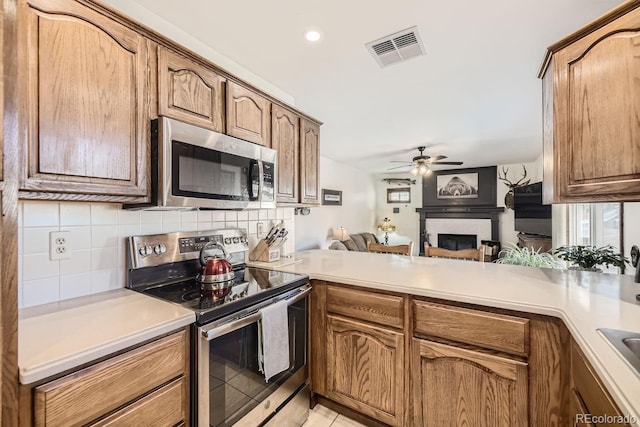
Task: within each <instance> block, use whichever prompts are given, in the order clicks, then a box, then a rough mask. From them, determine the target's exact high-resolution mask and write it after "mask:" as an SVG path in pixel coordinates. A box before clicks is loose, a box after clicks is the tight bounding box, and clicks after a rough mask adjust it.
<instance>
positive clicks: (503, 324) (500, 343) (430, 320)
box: [413, 301, 529, 355]
mask: <svg viewBox="0 0 640 427" xmlns="http://www.w3.org/2000/svg"><path fill="white" fill-rule="evenodd" d="M413 307H414V330H415V332H419V333H423V334H427V335H432V336H436V337H441V338H447V339H451V340H454V341H460V342H464V343H469V344H475V345H478V346H481V347H486V348H491V349H494V350H501V351H505V352H508V353H515V354H521V355H526V354H528V353H529V319H522V318H519V317H513V316H505V315H502V314H495V313H488V312H484V311H479V310H471V309H466V308H459V307H449V306H445V305H440V304H433V303H428V302H424V301H414V303H413Z"/></svg>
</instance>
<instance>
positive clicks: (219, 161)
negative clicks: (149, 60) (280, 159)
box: [124, 117, 277, 209]
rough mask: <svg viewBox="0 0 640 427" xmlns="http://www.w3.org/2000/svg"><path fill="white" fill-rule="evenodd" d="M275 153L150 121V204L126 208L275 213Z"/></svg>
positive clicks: (173, 123)
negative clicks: (240, 210) (267, 211)
mask: <svg viewBox="0 0 640 427" xmlns="http://www.w3.org/2000/svg"><path fill="white" fill-rule="evenodd" d="M276 157H277V152H276V151H275V150H272V149H270V148H267V147H263V146H261V145H257V144H253V143H251V142H247V141H244V140H242V139H238V138H234V137H232V136H228V135H223V134H221V133H218V132H214V131H211V130H208V129H204V128H201V127H198V126H194V125H190V124H187V123H183V122H180V121H177V120H173V119H169V118H167V117H159V118H158V119H155V120H152V122H151V202H150V203H148V204H136V205H125V206H124V208H125V209H177V208H205V209H264V208H275V207H276V198H275V188H276V167H277V165H276Z"/></svg>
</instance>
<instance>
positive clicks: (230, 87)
mask: <svg viewBox="0 0 640 427" xmlns="http://www.w3.org/2000/svg"><path fill="white" fill-rule="evenodd" d="M227 134H228V135H231V136H235V137H237V138H242V139H246V140H247V141H250V142H255V143H256V144H260V145H264V146H267V147H270V146H271V102H270V101H269V100H268V99H266V98H264V97H262V96H260V95H258V94H257V93H256V92H254V91H252V90H250V89H247V88H245V87H244V86H240V85H239V84H237V83H235V82H231V81H229V82H227Z"/></svg>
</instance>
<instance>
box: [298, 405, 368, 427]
mask: <svg viewBox="0 0 640 427" xmlns="http://www.w3.org/2000/svg"><path fill="white" fill-rule="evenodd" d="M302 427H365V425H364V424H360V423H359V422H356V421H353V420H352V419H350V418H347V417H345V416H344V415H340V414H338V413H337V412H335V411H332V410H331V409H329V408H327V407H325V406H322V405H316V407H315V408H313V410H312V411H311V412H309V418H308V419H307V421H306V422H305V423H304V424H303V425H302Z"/></svg>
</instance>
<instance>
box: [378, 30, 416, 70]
mask: <svg viewBox="0 0 640 427" xmlns="http://www.w3.org/2000/svg"><path fill="white" fill-rule="evenodd" d="M365 46H366V47H367V50H369V52H370V53H371V55H373V57H374V58H375V60H376V62H377V63H378V65H380V66H381V67H386V66H387V65H391V64H394V63H396V62H402V61H406V60H407V59H409V58H413V57H416V56H420V55H424V53H425V50H424V46H423V45H422V40H420V34H418V28H417V27H411V28H407V29H406V30H402V31H398V32H397V33H395V34H390V35H388V36H386V37H383V38H381V39H378V40H374V41H372V42H369V43H367V44H366V45H365Z"/></svg>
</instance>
